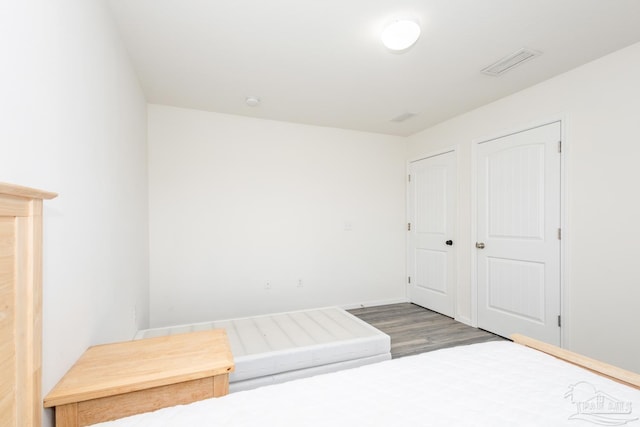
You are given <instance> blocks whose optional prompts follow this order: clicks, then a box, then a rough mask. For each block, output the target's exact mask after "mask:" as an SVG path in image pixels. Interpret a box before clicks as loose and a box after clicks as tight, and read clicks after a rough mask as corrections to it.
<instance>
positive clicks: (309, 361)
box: [135, 307, 391, 392]
mask: <svg viewBox="0 0 640 427" xmlns="http://www.w3.org/2000/svg"><path fill="white" fill-rule="evenodd" d="M215 328H224V329H225V330H226V332H227V336H228V337H229V344H230V346H231V352H232V353H233V358H234V361H235V365H236V368H235V371H234V372H232V373H231V375H230V376H229V382H230V391H232V392H234V391H239V390H247V389H249V388H253V387H257V386H261V385H267V384H274V383H279V382H283V381H286V380H290V379H294V378H302V377H305V376H309V375H315V374H318V373H325V372H333V371H336V370H340V369H345V368H349V367H354V366H360V365H363V364H366V363H374V362H379V361H382V360H388V359H390V358H391V352H390V351H391V340H390V338H389V336H388V335H387V334H385V333H383V332H381V331H379V330H378V329H376V328H374V327H373V326H371V325H369V324H367V323H366V322H364V321H362V320H360V319H358V318H357V317H355V316H353V315H352V314H350V313H348V312H346V311H345V310H343V309H341V308H338V307H327V308H320V309H314V310H302V311H293V312H288V313H277V314H270V315H264V316H254V317H246V318H240V319H229V320H219V321H213V322H205V323H197V324H191V325H181V326H172V327H167V328H157V329H147V330H143V331H140V332H138V333H137V334H136V336H135V338H136V339H140V338H152V337H157V336H164V335H169V334H177V333H185V332H193V331H201V330H206V329H215Z"/></svg>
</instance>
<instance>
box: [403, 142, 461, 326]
mask: <svg viewBox="0 0 640 427" xmlns="http://www.w3.org/2000/svg"><path fill="white" fill-rule="evenodd" d="M409 171H410V181H409V191H408V193H409V200H408V212H409V214H408V217H409V227H410V230H409V242H408V245H409V257H408V266H407V267H408V271H409V299H410V301H411V302H414V303H416V304H418V305H421V306H423V307H426V308H428V309H430V310H434V311H437V312H439V313H442V314H445V315H447V316H451V317H453V316H454V315H455V309H454V307H455V299H454V298H455V294H454V292H455V280H456V279H455V277H456V275H455V262H454V261H455V251H454V247H455V246H454V245H455V242H454V235H455V218H456V214H455V212H456V210H455V203H456V154H455V152H453V151H451V152H448V153H445V154H441V155H438V156H434V157H430V158H427V159H423V160H418V161H416V162H412V163H411V164H410V166H409Z"/></svg>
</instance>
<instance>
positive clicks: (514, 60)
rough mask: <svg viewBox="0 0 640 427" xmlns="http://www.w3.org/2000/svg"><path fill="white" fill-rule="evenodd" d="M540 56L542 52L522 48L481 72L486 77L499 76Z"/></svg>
mask: <svg viewBox="0 0 640 427" xmlns="http://www.w3.org/2000/svg"><path fill="white" fill-rule="evenodd" d="M540 55H542V52H538V51H536V50H533V49H528V48H526V47H524V48H522V49H520V50H518V51H517V52H514V53H512V54H511V55H508V56H505V57H504V58H502V59H501V60H499V61H498V62H496V63H494V64H491V65H489V66H488V67H487V68H485V69H483V70H482V73H483V74H486V75H488V76H500V75H502V74H504V73H506V72H507V71H509V70H511V69H512V68H514V67H517V66H518V65H520V64H522V63H524V62H527V61H529V60H530V59H533V58H535V57H536V56H540Z"/></svg>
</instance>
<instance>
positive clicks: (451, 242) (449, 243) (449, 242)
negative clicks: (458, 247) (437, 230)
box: [444, 240, 453, 246]
mask: <svg viewBox="0 0 640 427" xmlns="http://www.w3.org/2000/svg"><path fill="white" fill-rule="evenodd" d="M444 244H445V245H447V246H452V245H453V240H447V241H446V242H444Z"/></svg>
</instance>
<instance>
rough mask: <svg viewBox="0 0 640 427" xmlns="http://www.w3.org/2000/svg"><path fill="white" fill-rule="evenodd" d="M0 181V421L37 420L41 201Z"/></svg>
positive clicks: (13, 425) (32, 424)
mask: <svg viewBox="0 0 640 427" xmlns="http://www.w3.org/2000/svg"><path fill="white" fill-rule="evenodd" d="M54 197H56V194H54V193H49V192H46V191H40V190H34V189H32V188H26V187H20V186H17V185H11V184H4V183H0V378H2V382H1V383H0V425H2V426H7V427H22V426H25V427H39V426H40V425H41V424H42V400H41V388H42V385H41V365H42V336H41V334H42V288H41V286H42V200H43V199H52V198H54Z"/></svg>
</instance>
